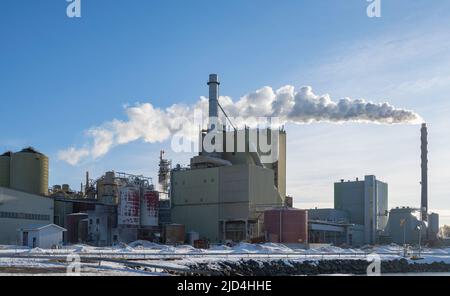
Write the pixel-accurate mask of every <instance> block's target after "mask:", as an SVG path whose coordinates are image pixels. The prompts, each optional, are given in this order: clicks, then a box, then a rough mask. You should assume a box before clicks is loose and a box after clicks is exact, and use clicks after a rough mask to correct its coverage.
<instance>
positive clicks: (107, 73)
mask: <svg viewBox="0 0 450 296" xmlns="http://www.w3.org/2000/svg"><path fill="white" fill-rule="evenodd" d="M81 1H82V18H80V19H69V18H67V16H66V14H65V10H66V6H67V2H65V1H64V0H46V1H32V0H1V1H0V101H1V107H0V118H1V123H2V124H1V125H0V151H3V150H18V149H20V148H22V147H24V146H28V145H32V146H34V147H36V148H37V149H39V150H41V151H42V152H44V153H46V154H48V155H49V156H50V158H51V168H50V169H51V172H50V173H51V175H50V181H51V183H52V184H54V183H70V184H71V185H72V186H73V187H75V188H78V187H79V183H80V182H82V180H83V172H84V171H85V170H90V171H91V175H93V176H99V175H100V174H101V173H102V172H103V171H105V170H116V171H126V172H130V173H137V174H146V175H150V176H155V174H156V169H157V166H156V164H157V158H158V154H159V150H160V149H161V148H165V149H166V150H168V154H169V156H170V157H171V158H173V159H174V162H180V163H184V164H185V163H187V162H188V157H189V155H184V154H174V153H172V154H171V153H170V145H169V144H170V143H167V142H164V143H161V144H159V143H157V144H149V143H144V142H143V141H142V140H138V141H134V142H131V143H128V144H126V145H121V146H117V147H114V148H113V149H112V150H110V151H109V152H108V153H107V154H106V155H104V156H103V157H101V158H99V159H96V160H90V161H84V162H82V163H80V164H78V165H76V166H71V165H69V164H67V163H65V162H63V161H61V160H58V157H57V155H58V151H60V150H62V149H66V148H68V147H81V146H83V145H84V144H85V142H86V141H87V139H86V131H87V130H88V129H90V128H91V127H93V126H100V125H102V124H103V123H104V122H108V121H111V120H113V119H121V120H123V119H126V115H125V112H124V105H132V104H134V103H136V102H141V103H145V102H150V103H152V104H153V105H154V106H157V107H161V108H165V107H168V106H171V105H172V104H175V103H185V104H193V103H195V102H196V101H197V100H198V98H199V97H200V96H206V95H207V88H206V85H205V82H206V79H207V75H208V74H209V73H213V72H217V73H219V74H220V77H221V81H222V88H221V93H222V94H223V95H227V96H231V97H233V98H235V99H238V98H239V97H240V96H243V95H245V94H247V93H250V92H253V91H255V90H256V89H259V88H261V87H263V86H272V87H273V88H275V89H276V88H279V87H281V86H284V85H286V84H289V85H294V86H296V87H301V86H304V85H310V86H312V87H313V89H314V91H315V93H317V94H327V93H328V94H330V95H331V96H332V97H333V98H336V99H339V98H342V97H347V96H348V97H351V98H366V99H369V100H372V101H375V102H384V101H388V102H390V103H392V104H394V105H395V106H398V107H402V108H406V109H412V110H414V111H415V112H417V113H419V114H420V115H421V116H422V117H423V118H425V120H426V121H427V122H428V124H429V125H430V208H432V209H436V210H439V211H440V213H441V215H442V220H443V221H444V222H447V223H450V201H449V198H448V197H449V196H448V195H449V192H450V185H448V180H450V172H449V168H450V155H449V154H448V150H449V148H450V139H449V136H448V130H449V128H450V121H449V120H448V118H449V116H448V113H449V111H450V100H449V98H448V93H449V90H450V72H449V71H448V69H450V50H449V49H450V48H449V47H450V31H449V29H448V28H449V27H450V26H449V25H450V2H448V1H445V0H441V1H429V0H416V1H410V0H395V1H393V0H382V17H381V18H379V19H370V18H368V17H367V16H366V7H367V5H368V3H367V2H366V1H365V0H342V1H335V0H334V1H333V0H315V1H306V0H305V1H300V0H293V1H288V0H284V1H269V0H244V1H243V0H240V1H237V0H231V1H211V0H210V1H206V0H192V1H181V0H178V1H175V0H173V1H170V0H169V1H168V0H160V1H156V0H152V1H148V0H133V1H125V0H95V1H94V0H81ZM430 3H432V4H430ZM287 131H288V144H289V147H288V153H289V154H288V161H289V165H288V174H289V176H288V192H289V193H290V194H292V195H294V197H295V202H296V203H297V205H298V206H300V207H311V206H332V199H333V198H332V196H333V195H332V194H333V184H332V183H333V182H334V181H337V180H339V179H341V178H344V179H353V178H355V177H357V176H358V177H362V176H363V175H364V174H376V175H377V176H378V177H379V178H380V179H382V180H384V181H386V182H388V183H389V185H390V206H397V205H411V206H418V203H419V194H420V193H419V189H420V188H419V184H418V181H419V179H420V170H419V142H418V141H419V134H418V133H419V127H417V126H414V125H404V126H402V125H395V126H385V125H374V124H354V123H351V124H339V125H333V124H312V125H289V126H288V127H287ZM157 132H158V131H155V133H157Z"/></svg>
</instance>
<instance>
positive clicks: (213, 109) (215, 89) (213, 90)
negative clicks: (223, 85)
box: [208, 74, 220, 130]
mask: <svg viewBox="0 0 450 296" xmlns="http://www.w3.org/2000/svg"><path fill="white" fill-rule="evenodd" d="M208 85H209V125H208V130H213V129H214V128H215V126H216V124H217V122H215V120H217V117H218V116H219V85H220V82H219V77H218V75H217V74H210V75H209V81H208Z"/></svg>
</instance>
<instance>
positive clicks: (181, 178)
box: [171, 168, 219, 240]
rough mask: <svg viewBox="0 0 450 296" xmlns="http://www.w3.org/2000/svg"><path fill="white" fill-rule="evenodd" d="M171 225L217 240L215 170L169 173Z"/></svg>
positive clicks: (217, 182)
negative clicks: (180, 225) (175, 224)
mask: <svg viewBox="0 0 450 296" xmlns="http://www.w3.org/2000/svg"><path fill="white" fill-rule="evenodd" d="M171 198H172V222H173V223H179V224H184V225H185V226H186V232H189V231H196V232H199V233H200V234H201V237H204V238H208V239H210V240H217V239H218V238H219V222H218V221H219V168H209V169H198V170H187V171H173V172H172V195H171Z"/></svg>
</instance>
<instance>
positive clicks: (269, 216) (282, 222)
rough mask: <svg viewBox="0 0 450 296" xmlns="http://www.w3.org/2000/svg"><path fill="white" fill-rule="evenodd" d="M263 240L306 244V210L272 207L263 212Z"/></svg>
mask: <svg viewBox="0 0 450 296" xmlns="http://www.w3.org/2000/svg"><path fill="white" fill-rule="evenodd" d="M264 233H265V240H266V241H268V242H272V243H283V244H295V245H301V246H306V245H307V244H308V211H306V210H299V209H294V208H287V207H282V208H274V209H271V210H267V211H265V212H264Z"/></svg>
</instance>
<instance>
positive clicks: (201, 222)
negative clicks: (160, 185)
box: [172, 165, 282, 242]
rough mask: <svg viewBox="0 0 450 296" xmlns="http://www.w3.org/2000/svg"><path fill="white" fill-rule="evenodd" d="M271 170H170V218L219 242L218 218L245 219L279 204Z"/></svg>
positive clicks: (222, 168) (230, 167) (237, 166)
mask: <svg viewBox="0 0 450 296" xmlns="http://www.w3.org/2000/svg"><path fill="white" fill-rule="evenodd" d="M273 179H274V173H273V171H272V170H270V169H266V168H262V167H258V166H254V165H235V166H225V167H219V168H209V169H195V170H187V171H174V172H173V173H172V184H173V185H172V221H173V222H174V223H179V224H184V225H185V226H186V232H189V231H196V232H198V233H200V237H202V238H206V239H209V240H210V241H213V242H215V241H218V240H220V239H221V237H220V233H221V231H220V221H237V220H238V221H247V220H249V219H257V218H258V217H260V215H261V213H262V212H263V211H264V210H265V209H267V208H272V207H277V206H281V205H282V199H281V198H280V196H279V193H278V191H277V190H276V188H275V186H274V181H273Z"/></svg>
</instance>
